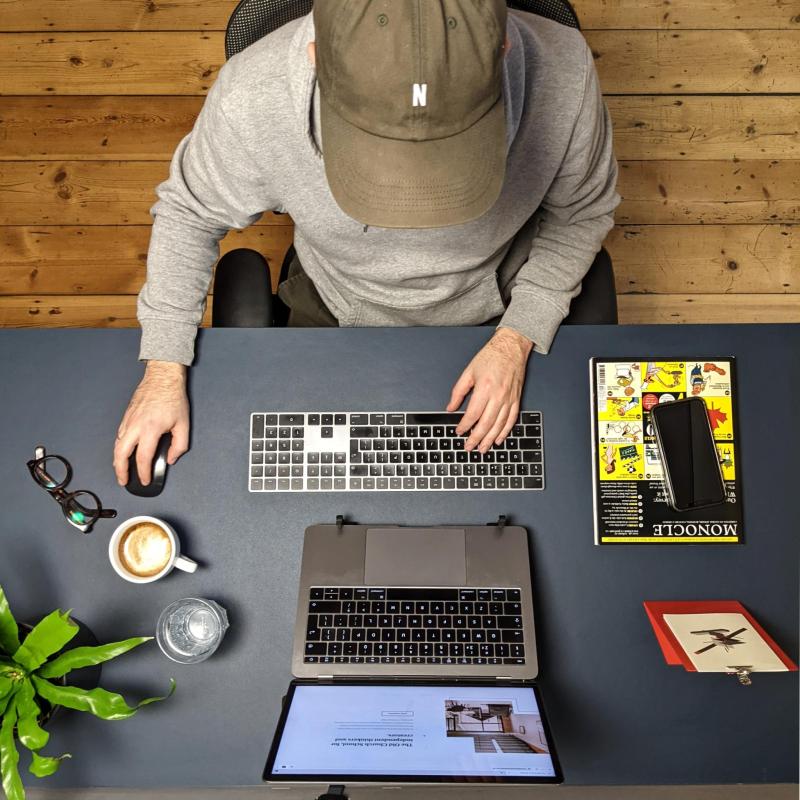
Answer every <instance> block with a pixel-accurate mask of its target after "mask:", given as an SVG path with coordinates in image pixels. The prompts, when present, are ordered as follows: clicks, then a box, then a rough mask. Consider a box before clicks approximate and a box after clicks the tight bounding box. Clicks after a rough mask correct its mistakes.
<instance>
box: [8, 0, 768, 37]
mask: <svg viewBox="0 0 800 800" xmlns="http://www.w3.org/2000/svg"><path fill="white" fill-rule="evenodd" d="M237 3H238V0H167V1H166V2H161V0H0V10H1V11H2V13H0V30H3V31H184V30H185V31H197V30H210V31H224V30H225V26H226V25H227V23H228V19H229V18H230V15H231V14H232V13H233V10H234V9H235V8H236V5H237ZM755 27H757V26H755Z"/></svg>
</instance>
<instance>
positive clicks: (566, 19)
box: [508, 0, 581, 28]
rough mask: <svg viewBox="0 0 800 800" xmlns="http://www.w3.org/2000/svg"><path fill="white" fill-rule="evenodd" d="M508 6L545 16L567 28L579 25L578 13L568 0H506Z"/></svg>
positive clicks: (578, 26)
mask: <svg viewBox="0 0 800 800" xmlns="http://www.w3.org/2000/svg"><path fill="white" fill-rule="evenodd" d="M508 7H509V8H517V9H519V10H520V11H528V12H529V13H531V14H538V15H539V16H540V17H547V18H548V19H552V20H555V21H556V22H560V23H561V24H562V25H566V26H567V27H569V28H580V27H581V26H580V24H579V22H578V15H577V14H576V13H575V9H574V8H573V7H572V6H571V5H570V4H569V2H568V0H508Z"/></svg>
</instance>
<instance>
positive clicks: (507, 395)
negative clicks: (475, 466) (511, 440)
mask: <svg viewBox="0 0 800 800" xmlns="http://www.w3.org/2000/svg"><path fill="white" fill-rule="evenodd" d="M532 349H533V342H531V340H530V339H528V338H526V337H525V336H523V335H522V334H521V333H517V332H516V331H514V330H512V329H511V328H498V329H497V331H496V332H495V334H494V336H492V338H491V339H490V340H489V341H488V342H487V344H486V345H485V346H484V347H483V348H482V349H481V350H480V351H479V352H478V354H477V355H476V356H475V358H473V359H472V361H470V363H469V365H468V366H467V368H466V369H465V370H464V372H462V373H461V377H460V378H459V379H458V381H457V382H456V385H455V386H454V387H453V392H452V394H451V395H450V402H449V403H448V405H447V410H448V411H457V410H458V409H459V408H460V407H461V404H462V403H463V402H464V398H465V397H466V396H467V394H468V393H469V392H470V390H472V397H471V398H470V401H469V403H468V404H467V410H466V411H465V412H464V416H463V417H462V418H461V422H460V423H459V424H458V427H457V428H456V433H458V435H459V436H463V435H464V434H466V433H467V432H468V431H471V432H470V434H469V438H468V439H467V441H466V444H465V449H466V450H474V449H475V448H476V447H477V448H478V450H480V452H481V453H485V452H486V451H487V450H489V448H490V447H491V446H492V445H493V444H500V443H501V442H502V441H503V440H504V439H505V438H506V436H508V434H509V433H510V432H511V429H512V428H513V427H514V425H515V423H516V421H517V416H518V415H519V399H520V396H521V395H522V386H523V384H524V383H525V367H526V365H527V363H528V356H530V353H531V350H532Z"/></svg>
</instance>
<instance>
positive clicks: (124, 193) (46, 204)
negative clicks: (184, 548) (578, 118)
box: [0, 160, 800, 225]
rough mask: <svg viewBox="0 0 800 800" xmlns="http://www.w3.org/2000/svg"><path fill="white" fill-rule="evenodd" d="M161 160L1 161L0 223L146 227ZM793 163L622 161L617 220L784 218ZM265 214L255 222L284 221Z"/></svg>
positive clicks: (790, 204)
mask: <svg viewBox="0 0 800 800" xmlns="http://www.w3.org/2000/svg"><path fill="white" fill-rule="evenodd" d="M167 171H168V165H167V164H166V163H163V162H148V161H138V162H137V161H51V162H46V161H45V162H34V161H30V162H24V161H6V162H0V225H147V224H149V223H150V222H151V221H152V220H151V217H150V208H151V206H152V205H153V203H154V202H155V187H156V186H157V185H158V184H159V183H160V182H161V181H162V180H164V178H165V177H166V175H167ZM797 186H800V161H786V162H780V161H752V160H747V161H699V162H679V161H622V162H620V177H619V192H620V194H621V195H622V197H623V198H624V199H623V202H622V205H620V207H619V208H618V209H617V212H616V220H617V222H618V223H627V224H635V225H643V224H653V223H681V224H685V223H698V222H703V223H715V224H732V223H754V222H775V223H782V222H785V223H789V222H793V221H795V220H796V219H797V218H798V216H799V215H800V193H799V192H798V191H797ZM286 221H287V220H286V217H285V216H276V215H274V214H265V215H264V216H263V217H262V218H261V220H260V221H259V222H258V223H257V224H259V225H274V224H278V225H281V224H285V223H286Z"/></svg>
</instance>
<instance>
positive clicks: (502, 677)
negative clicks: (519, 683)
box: [495, 675, 514, 681]
mask: <svg viewBox="0 0 800 800" xmlns="http://www.w3.org/2000/svg"><path fill="white" fill-rule="evenodd" d="M495 680H498V681H513V680H514V679H513V678H512V677H511V676H510V675H498V676H497V678H495Z"/></svg>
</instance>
